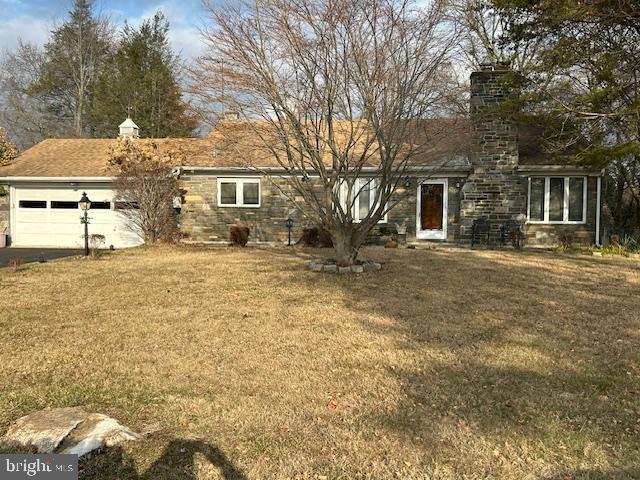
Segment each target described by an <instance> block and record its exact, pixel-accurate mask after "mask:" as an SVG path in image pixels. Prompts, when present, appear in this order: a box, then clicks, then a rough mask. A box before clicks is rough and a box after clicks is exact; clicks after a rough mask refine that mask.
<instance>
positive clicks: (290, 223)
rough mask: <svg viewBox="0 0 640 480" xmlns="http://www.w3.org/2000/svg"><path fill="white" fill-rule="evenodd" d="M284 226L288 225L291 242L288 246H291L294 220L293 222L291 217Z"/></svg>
mask: <svg viewBox="0 0 640 480" xmlns="http://www.w3.org/2000/svg"><path fill="white" fill-rule="evenodd" d="M284 224H285V225H286V227H287V229H288V230H289V242H288V243H287V246H289V247H290V246H291V229H292V228H293V220H291V217H289V218H287V220H286V221H285V222H284Z"/></svg>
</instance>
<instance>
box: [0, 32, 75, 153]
mask: <svg viewBox="0 0 640 480" xmlns="http://www.w3.org/2000/svg"><path fill="white" fill-rule="evenodd" d="M44 62H45V57H44V52H42V50H41V49H39V48H38V47H37V46H35V45H32V44H29V43H23V42H22V41H19V42H18V45H17V47H16V48H15V50H14V51H12V52H6V53H5V54H4V55H3V57H2V59H1V60H0V125H2V126H4V127H5V128H6V129H7V131H8V132H10V135H11V137H12V139H13V140H14V141H15V142H16V144H17V146H18V148H19V149H20V150H24V149H25V148H28V147H30V146H32V145H34V144H35V143H38V142H39V141H40V140H42V139H44V138H46V137H50V136H63V135H65V134H66V135H68V134H71V133H72V129H71V124H70V123H65V122H64V121H60V119H59V118H57V117H56V115H54V113H53V112H51V111H50V110H49V109H48V104H47V101H46V98H45V97H44V96H43V95H39V94H35V93H34V91H33V90H34V85H36V84H37V83H38V82H39V79H40V74H41V71H42V67H43V65H44Z"/></svg>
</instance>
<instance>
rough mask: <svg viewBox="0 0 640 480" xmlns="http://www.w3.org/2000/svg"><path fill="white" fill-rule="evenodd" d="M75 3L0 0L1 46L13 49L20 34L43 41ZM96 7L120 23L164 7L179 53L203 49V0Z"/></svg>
mask: <svg viewBox="0 0 640 480" xmlns="http://www.w3.org/2000/svg"><path fill="white" fill-rule="evenodd" d="M72 4H73V0H52V1H47V0H0V24H1V25H2V27H1V28H0V48H2V49H12V48H13V46H15V44H16V42H17V41H18V39H19V38H22V39H23V40H25V41H29V42H35V43H37V44H39V45H42V44H44V42H45V41H46V40H47V38H48V36H49V32H50V31H51V29H52V27H53V26H54V25H56V24H59V23H60V22H62V21H63V20H64V19H65V17H66V16H67V13H68V11H69V10H70V9H71V7H72ZM95 10H96V11H97V12H99V13H103V14H105V15H107V16H108V17H110V18H111V20H112V21H113V22H114V23H115V24H116V25H118V26H121V25H123V24H124V21H125V20H127V21H128V22H129V23H131V24H133V25H139V24H140V22H141V21H142V20H143V19H145V18H148V17H150V16H152V15H153V14H154V13H155V12H156V11H158V10H161V11H162V12H164V14H165V15H166V17H167V19H168V20H169V22H170V24H171V28H170V30H169V36H170V39H171V42H172V45H173V48H174V50H175V51H176V53H180V52H181V53H182V55H183V57H185V58H193V57H196V56H197V55H198V54H199V53H200V52H201V51H202V48H203V46H202V42H201V41H200V36H199V33H198V27H199V26H202V25H203V23H204V22H205V20H206V18H205V16H204V9H203V7H202V1H201V0H160V1H158V0H137V1H136V0H96V2H95Z"/></svg>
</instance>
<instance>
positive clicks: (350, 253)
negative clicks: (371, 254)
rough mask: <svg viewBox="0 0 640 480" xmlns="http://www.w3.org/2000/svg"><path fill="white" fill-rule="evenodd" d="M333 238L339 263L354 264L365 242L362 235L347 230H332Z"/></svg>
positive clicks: (342, 264) (344, 265) (340, 264)
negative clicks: (361, 237)
mask: <svg viewBox="0 0 640 480" xmlns="http://www.w3.org/2000/svg"><path fill="white" fill-rule="evenodd" d="M331 239H332V241H333V249H334V251H335V254H336V262H337V263H338V265H339V266H341V267H349V266H351V265H354V264H355V263H356V259H357V258H358V253H359V251H360V247H361V246H362V243H363V240H361V239H360V235H357V234H351V233H346V232H345V233H343V232H331Z"/></svg>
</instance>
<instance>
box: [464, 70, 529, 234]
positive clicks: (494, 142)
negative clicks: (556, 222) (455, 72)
mask: <svg viewBox="0 0 640 480" xmlns="http://www.w3.org/2000/svg"><path fill="white" fill-rule="evenodd" d="M513 80H514V74H513V73H512V72H511V70H509V69H506V68H504V67H500V66H499V65H498V66H490V67H485V69H484V70H483V71H479V72H474V73H472V74H471V125H472V126H471V128H472V132H471V137H472V148H471V158H470V161H471V167H472V170H471V173H470V175H469V178H468V179H467V181H466V183H465V185H464V187H463V189H462V200H461V205H460V216H461V226H460V236H459V239H460V241H461V242H463V243H468V242H469V241H470V239H471V226H472V223H473V220H475V219H477V218H480V217H486V218H488V219H489V220H490V222H491V241H492V242H497V241H498V240H499V238H500V237H499V227H500V224H501V223H503V222H504V221H506V220H510V219H514V218H518V217H519V216H522V215H525V214H526V208H527V179H526V178H524V177H520V176H518V175H517V172H516V170H517V167H518V137H517V128H516V124H515V122H514V121H513V119H511V118H509V115H507V113H506V112H505V111H504V109H503V107H504V104H505V102H506V101H508V100H509V99H510V98H511V93H510V92H513V88H514V85H513Z"/></svg>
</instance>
